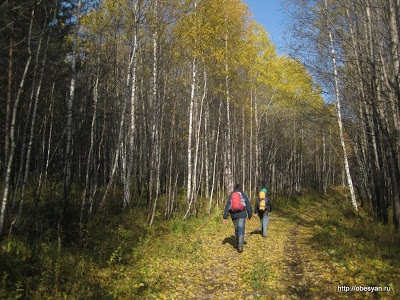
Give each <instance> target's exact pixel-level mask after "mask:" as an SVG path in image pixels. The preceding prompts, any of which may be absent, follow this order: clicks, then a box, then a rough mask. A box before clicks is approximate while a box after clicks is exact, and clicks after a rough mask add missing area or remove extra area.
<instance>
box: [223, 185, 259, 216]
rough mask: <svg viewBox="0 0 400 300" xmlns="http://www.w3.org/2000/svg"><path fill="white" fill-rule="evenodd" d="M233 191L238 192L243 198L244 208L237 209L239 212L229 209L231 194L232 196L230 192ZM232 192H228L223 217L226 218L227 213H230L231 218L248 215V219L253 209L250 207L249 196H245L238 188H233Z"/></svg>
mask: <svg viewBox="0 0 400 300" xmlns="http://www.w3.org/2000/svg"><path fill="white" fill-rule="evenodd" d="M234 192H240V193H241V194H242V196H243V198H244V201H245V204H246V208H245V209H244V210H243V211H239V212H232V211H229V207H230V206H231V196H232V193H234ZM232 193H230V194H229V196H228V201H226V205H225V210H224V219H227V218H228V214H231V218H232V220H235V219H242V218H246V217H247V216H249V219H250V218H251V216H252V215H253V210H252V208H251V204H250V201H249V197H247V195H246V194H245V193H244V192H243V191H242V190H240V189H237V190H234V191H233V192H232Z"/></svg>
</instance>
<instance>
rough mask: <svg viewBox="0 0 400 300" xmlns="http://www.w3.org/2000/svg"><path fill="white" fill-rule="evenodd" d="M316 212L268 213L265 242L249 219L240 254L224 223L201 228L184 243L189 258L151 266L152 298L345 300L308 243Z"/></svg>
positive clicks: (172, 243)
mask: <svg viewBox="0 0 400 300" xmlns="http://www.w3.org/2000/svg"><path fill="white" fill-rule="evenodd" d="M316 209H318V208H317V207H314V209H313V210H310V211H309V213H304V214H302V215H301V216H300V215H296V216H293V215H290V216H285V215H282V214H278V213H272V214H271V216H270V224H269V228H268V237H267V238H263V237H262V236H261V235H260V231H259V219H258V218H254V217H253V218H252V219H251V221H247V222H246V234H245V247H244V252H243V253H238V252H237V250H236V249H235V248H234V245H235V238H234V236H233V232H234V230H233V225H232V222H231V220H230V219H228V222H227V223H226V224H225V225H223V224H220V225H217V226H214V227H213V226H208V225H206V224H205V225H204V227H203V229H201V230H199V231H198V232H196V234H191V235H190V236H189V237H188V238H187V240H186V243H190V244H189V245H191V248H190V249H191V251H189V253H187V251H182V253H180V254H178V255H176V260H174V261H168V262H166V261H165V262H163V261H162V260H160V261H158V262H157V268H159V270H162V271H161V273H162V274H163V275H162V276H160V277H159V278H158V279H157V280H158V282H159V284H160V287H161V288H160V289H161V290H162V293H160V294H159V296H158V298H161V299H346V294H345V293H340V292H338V290H337V288H338V285H339V282H336V280H335V275H334V273H333V271H332V270H331V269H330V266H329V261H327V260H324V259H323V258H321V257H319V255H320V254H319V253H318V251H315V249H312V246H311V243H310V242H309V239H310V237H311V233H312V227H313V224H312V222H313V219H314V218H313V215H312V213H311V212H312V211H315V210H316ZM221 223H222V222H221ZM165 243H166V244H165V245H166V247H167V248H168V247H179V242H177V243H175V241H172V240H168V241H165ZM174 251H176V249H174ZM178 253H179V251H178ZM353 296H354V294H353ZM364 296H365V295H364ZM349 299H350V298H349Z"/></svg>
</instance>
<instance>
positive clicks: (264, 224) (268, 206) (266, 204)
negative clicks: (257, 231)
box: [254, 187, 272, 237]
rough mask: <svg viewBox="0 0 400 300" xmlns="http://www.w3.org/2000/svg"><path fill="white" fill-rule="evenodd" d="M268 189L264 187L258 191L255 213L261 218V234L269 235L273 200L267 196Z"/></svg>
mask: <svg viewBox="0 0 400 300" xmlns="http://www.w3.org/2000/svg"><path fill="white" fill-rule="evenodd" d="M267 193H268V190H267V188H265V187H263V188H262V189H261V191H260V192H259V193H258V198H257V199H256V205H255V207H254V214H255V215H256V214H257V215H258V217H259V218H260V226H261V235H262V236H263V237H267V229H268V221H269V214H270V212H271V210H272V201H271V199H270V198H269V197H268V196H267Z"/></svg>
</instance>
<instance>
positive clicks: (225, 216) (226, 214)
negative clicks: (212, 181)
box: [223, 195, 231, 222]
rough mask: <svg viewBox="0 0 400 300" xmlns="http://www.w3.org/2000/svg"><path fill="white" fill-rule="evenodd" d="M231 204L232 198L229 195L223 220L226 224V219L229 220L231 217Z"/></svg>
mask: <svg viewBox="0 0 400 300" xmlns="http://www.w3.org/2000/svg"><path fill="white" fill-rule="evenodd" d="M230 203H231V196H230V195H229V197H228V200H227V201H226V204H225V209H224V216H223V219H224V220H225V222H226V219H227V218H228V215H229V206H230Z"/></svg>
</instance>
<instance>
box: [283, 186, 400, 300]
mask: <svg viewBox="0 0 400 300" xmlns="http://www.w3.org/2000/svg"><path fill="white" fill-rule="evenodd" d="M278 211H279V212H280V213H281V214H282V215H285V216H290V218H291V219H292V220H293V221H294V222H297V223H298V224H301V225H304V226H306V227H308V228H309V229H310V232H311V234H312V235H311V236H312V237H311V239H310V241H309V242H310V243H311V245H312V247H313V249H314V250H315V251H316V253H318V254H319V259H321V261H327V262H329V266H330V268H331V270H332V272H333V273H332V277H335V281H336V282H337V284H338V286H339V285H340V286H347V287H352V286H356V287H381V288H382V289H390V292H388V293H384V292H383V293H380V294H377V296H376V297H378V298H377V299H395V298H397V299H398V298H399V297H400V271H399V270H400V252H399V250H400V234H399V232H398V231H396V229H395V228H394V226H393V224H388V225H384V224H382V223H380V222H377V221H376V220H374V219H373V218H372V216H371V215H370V214H369V213H368V212H367V211H366V210H365V209H364V208H359V210H358V211H357V212H356V211H355V210H354V208H353V207H352V205H351V203H350V201H349V200H348V197H346V195H345V193H344V192H343V190H341V189H339V188H337V189H333V190H331V191H329V192H328V193H327V194H326V195H318V194H306V195H301V196H298V197H296V198H295V199H280V201H279V203H278ZM308 216H311V217H312V218H311V220H310V218H308ZM379 296H380V297H383V298H379ZM385 297H387V298H385Z"/></svg>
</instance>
